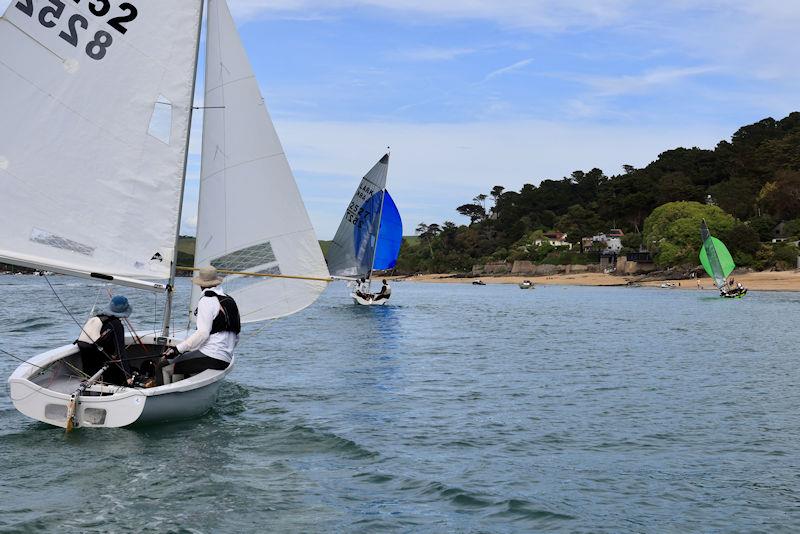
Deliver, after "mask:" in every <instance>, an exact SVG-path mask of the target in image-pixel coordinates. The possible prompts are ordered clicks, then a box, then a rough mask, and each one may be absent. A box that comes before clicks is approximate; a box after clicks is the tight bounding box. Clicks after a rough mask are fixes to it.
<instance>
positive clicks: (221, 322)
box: [161, 267, 241, 383]
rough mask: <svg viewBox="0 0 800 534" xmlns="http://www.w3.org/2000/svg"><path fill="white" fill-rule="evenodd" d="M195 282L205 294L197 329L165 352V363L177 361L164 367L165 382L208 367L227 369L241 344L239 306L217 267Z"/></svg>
mask: <svg viewBox="0 0 800 534" xmlns="http://www.w3.org/2000/svg"><path fill="white" fill-rule="evenodd" d="M192 283H193V284H195V285H198V286H200V289H202V290H203V296H202V297H200V300H199V301H198V303H197V309H196V310H195V312H194V313H195V316H196V318H197V331H196V332H195V333H194V334H192V335H191V336H190V337H188V338H187V339H186V340H185V341H183V342H181V343H179V344H178V346H177V347H170V348H168V349H167V350H166V351H164V359H163V360H162V362H161V365H162V366H166V365H168V361H169V363H171V364H173V369H166V368H165V369H164V377H163V378H164V382H165V383H170V382H176V381H178V380H181V379H183V378H185V375H193V374H197V373H200V372H202V371H205V370H206V369H216V370H222V369H226V368H227V367H228V365H230V363H231V361H233V349H234V348H235V347H236V345H237V344H238V343H239V332H240V331H241V320H240V317H239V308H238V307H237V306H236V302H235V301H234V300H233V298H232V297H230V296H228V295H226V294H225V292H224V291H223V290H222V288H220V287H218V286H219V285H220V284H222V278H220V277H219V275H218V274H217V270H216V269H215V268H214V267H204V268H202V269H200V271H199V273H198V274H197V276H195V277H194V278H192Z"/></svg>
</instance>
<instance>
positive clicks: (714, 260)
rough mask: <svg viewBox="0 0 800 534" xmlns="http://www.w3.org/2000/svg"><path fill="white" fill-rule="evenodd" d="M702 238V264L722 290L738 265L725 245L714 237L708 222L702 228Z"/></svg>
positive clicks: (704, 222)
mask: <svg viewBox="0 0 800 534" xmlns="http://www.w3.org/2000/svg"><path fill="white" fill-rule="evenodd" d="M700 237H701V238H702V239H703V248H702V249H700V263H702V264H703V268H704V269H705V270H706V272H707V273H708V276H710V277H711V278H713V279H714V284H716V286H717V289H722V288H723V287H724V286H725V280H726V279H727V278H728V275H730V274H731V273H732V272H733V270H734V269H735V268H736V264H735V263H734V262H733V258H732V257H731V253H730V252H729V251H728V247H726V246H725V243H723V242H722V241H720V240H719V239H717V238H716V237H713V236H712V235H711V233H710V232H709V231H708V226H706V221H703V224H702V225H701V226H700Z"/></svg>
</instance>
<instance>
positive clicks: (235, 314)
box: [203, 291, 242, 335]
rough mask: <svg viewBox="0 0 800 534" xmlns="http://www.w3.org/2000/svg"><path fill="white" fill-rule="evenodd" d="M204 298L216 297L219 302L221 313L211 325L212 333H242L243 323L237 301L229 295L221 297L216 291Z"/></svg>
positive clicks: (207, 292) (206, 294)
mask: <svg viewBox="0 0 800 534" xmlns="http://www.w3.org/2000/svg"><path fill="white" fill-rule="evenodd" d="M203 296H205V297H216V298H217V300H219V313H218V314H217V316H216V317H214V322H213V323H211V333H212V334H216V333H217V332H233V333H234V334H236V335H238V334H239V333H240V332H241V331H242V321H241V317H239V307H238V306H237V305H236V301H235V300H233V298H232V297H229V296H228V295H219V294H218V293H216V292H214V291H206V292H205V293H203Z"/></svg>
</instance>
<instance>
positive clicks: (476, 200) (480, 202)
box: [472, 193, 489, 211]
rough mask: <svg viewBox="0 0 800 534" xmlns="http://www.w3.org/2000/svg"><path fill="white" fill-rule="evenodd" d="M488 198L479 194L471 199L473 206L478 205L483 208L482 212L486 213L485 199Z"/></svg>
mask: <svg viewBox="0 0 800 534" xmlns="http://www.w3.org/2000/svg"><path fill="white" fill-rule="evenodd" d="M487 198H489V197H488V196H486V195H484V194H483V193H481V194H480V195H478V196H476V197H475V198H473V199H472V201H473V202H474V203H475V204H478V205H480V206H481V207H482V208H483V211H486V199H487Z"/></svg>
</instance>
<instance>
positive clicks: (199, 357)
mask: <svg viewBox="0 0 800 534" xmlns="http://www.w3.org/2000/svg"><path fill="white" fill-rule="evenodd" d="M172 363H174V364H175V371H174V372H175V374H176V375H196V374H197V373H202V372H203V371H205V370H206V369H214V370H216V371H222V370H224V369H227V368H228V365H230V364H229V363H228V362H225V361H222V360H218V359H216V358H212V357H211V356H206V355H205V354H203V353H202V352H200V351H199V350H193V351H190V352H184V353H183V354H181V355H179V356H178V357H177V358H175V359H174V360H173V362H172Z"/></svg>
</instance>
